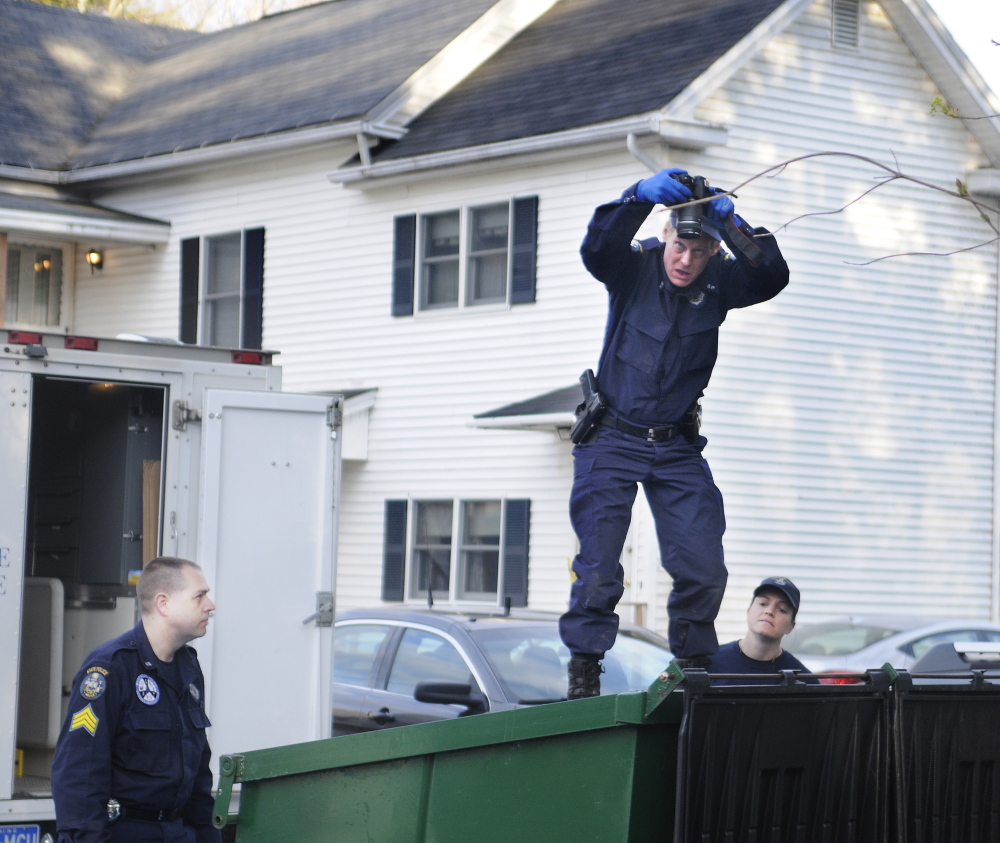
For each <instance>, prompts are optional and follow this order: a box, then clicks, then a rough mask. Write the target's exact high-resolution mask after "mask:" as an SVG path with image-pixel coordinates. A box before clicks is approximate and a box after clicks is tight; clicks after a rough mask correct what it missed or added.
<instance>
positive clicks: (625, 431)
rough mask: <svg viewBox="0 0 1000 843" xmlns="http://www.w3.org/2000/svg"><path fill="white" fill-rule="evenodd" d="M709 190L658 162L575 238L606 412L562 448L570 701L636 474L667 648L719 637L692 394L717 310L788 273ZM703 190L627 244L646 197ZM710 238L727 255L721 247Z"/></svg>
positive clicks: (782, 282) (701, 656)
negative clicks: (663, 589)
mask: <svg viewBox="0 0 1000 843" xmlns="http://www.w3.org/2000/svg"><path fill="white" fill-rule="evenodd" d="M692 187H694V189H695V191H696V192H697V193H698V194H699V196H698V197H695V196H694V194H693V193H692V189H691V188H692ZM718 192H719V191H717V189H716V188H712V187H709V186H708V185H707V183H706V182H705V181H704V180H703V179H701V178H700V177H691V176H689V175H688V173H687V172H686V171H684V170H680V169H666V170H661V171H660V172H659V173H657V174H656V175H654V176H651V177H650V178H648V179H643V180H642V181H640V182H638V183H637V184H635V185H633V186H632V187H629V188H628V189H627V190H626V191H625V192H624V193H623V194H622V195H621V198H619V199H617V200H615V201H614V202H609V203H607V204H605V205H601V206H600V207H598V208H597V210H596V211H595V212H594V216H593V218H592V219H591V221H590V225H589V228H588V230H587V236H586V238H585V239H584V241H583V246H582V248H581V254H582V256H583V262H584V265H585V266H586V267H587V269H588V270H589V271H590V273H591V274H592V275H593V276H594V277H595V278H597V280H599V281H601V282H602V283H603V284H604V285H605V286H606V287H607V289H608V295H609V306H608V322H607V329H606V332H605V339H604V347H603V350H602V351H601V357H600V364H599V367H598V373H597V383H598V389H599V391H600V393H601V394H602V395H603V399H604V403H605V404H606V410H605V411H604V414H603V416H601V417H600V420H599V424H598V426H597V427H596V429H595V430H594V431H593V432H592V433H591V434H590V435H589V436H588V437H587V438H586V439H584V440H583V441H580V442H578V444H577V445H576V447H575V448H574V451H573V455H574V463H575V469H574V475H575V476H574V481H573V491H572V494H571V496H570V518H571V520H572V523H573V529H574V530H575V531H576V534H577V538H578V539H579V542H580V552H579V553H578V554H577V556H576V558H575V559H574V560H573V572H574V573H575V574H576V580H575V582H574V583H573V585H572V588H571V591H570V603H569V610H568V611H567V612H566V613H565V614H564V615H563V616H562V618H561V619H560V624H559V626H560V632H561V634H562V639H563V642H564V643H565V644H566V646H567V647H568V648H569V651H570V656H571V658H570V662H569V691H568V697H569V698H570V699H576V698H580V697H590V696H596V695H598V694H599V693H600V687H601V680H600V674H601V671H602V667H601V659H602V658H603V657H604V653H605V651H606V650H609V649H610V648H611V646H612V645H613V644H614V642H615V637H616V636H617V633H618V615H617V614H615V606H616V605H617V604H618V601H619V600H620V599H621V596H622V594H623V591H624V589H623V580H624V572H623V569H622V566H621V564H620V561H619V560H620V556H621V552H622V546H623V545H624V542H625V536H626V533H627V532H628V528H629V523H630V521H631V517H632V504H633V502H634V500H635V495H636V490H637V484H638V483H642V485H643V490H644V492H645V494H646V498H647V500H648V501H649V505H650V509H651V510H652V513H653V518H654V519H655V522H656V533H657V538H658V541H659V544H660V560H661V563H662V564H663V567H664V568H665V569H666V570H667V572H668V573H669V574H670V576H671V577H672V578H673V589H672V591H671V594H670V598H669V600H668V603H667V610H668V613H669V615H670V625H669V634H668V637H669V641H670V647H671V650H672V651H673V653H674V656H675V657H676V658H677V660H678V662H679V663H680V664H681V665H682V666H684V667H705V666H707V664H708V660H709V658H710V657H711V655H712V654H713V653H715V651H716V650H717V649H718V646H719V644H718V639H717V638H716V634H715V617H716V615H717V614H718V611H719V605H720V604H721V602H722V595H723V592H724V590H725V586H726V577H727V574H726V566H725V562H724V560H723V552H722V534H723V532H724V530H725V515H724V512H723V505H722V495H721V494H720V492H719V490H718V488H717V487H716V485H715V483H714V481H713V480H712V473H711V471H710V469H709V467H708V463H707V462H706V461H705V459H704V458H703V457H702V449H703V448H704V447H705V444H706V440H705V438H704V437H703V436H700V435H699V433H698V423H697V421H696V417H697V413H698V412H699V407H698V399H699V398H700V397H701V396H702V394H703V392H704V389H705V387H706V386H707V385H708V381H709V378H710V376H711V374H712V368H713V367H714V365H715V361H716V357H717V356H718V331H719V325H721V324H722V322H723V320H724V319H725V318H726V314H727V313H728V311H729V310H731V309H732V308H737V307H747V306H748V305H752V304H757V303H759V302H763V301H767V300H768V299H770V298H773V297H774V296H775V295H777V294H778V293H779V292H780V291H781V290H782V289H784V287H785V286H786V285H787V284H788V267H787V265H786V264H785V261H784V258H783V257H782V256H781V252H780V251H779V249H778V245H777V243H776V242H775V240H774V237H773V236H771V235H770V234H769V233H768V232H767V231H765V230H764V229H759V228H758V229H754V228H751V227H750V226H749V225H747V223H745V222H744V221H743V220H742V219H740V218H739V217H738V216H737V215H736V214H735V212H734V206H733V203H732V200H731V199H730V198H729V197H728V196H719V195H717V193H718ZM713 196H714V197H715V198H712V199H710V200H708V201H706V202H704V203H702V204H695V205H687V206H685V207H684V208H680V209H675V210H674V211H673V212H672V213H671V214H670V215H669V217H670V218H669V220H668V222H667V224H666V226H665V228H664V232H663V241H664V242H662V243H660V242H659V241H657V240H653V241H651V242H650V241H647V242H644V243H642V244H638V243H633V242H632V239H633V237H634V236H635V234H636V232H637V231H638V230H639V227H640V226H641V225H642V223H643V221H644V220H645V219H646V217H647V216H648V215H649V214H650V212H651V211H652V210H653V207H654V205H656V204H657V203H659V204H663V205H667V206H672V205H683V204H684V203H687V202H690V201H691V200H692V199H693V198H702V197H713ZM702 212H703V213H702ZM720 239H724V240H725V243H726V245H727V246H728V247H729V248H730V249H731V250H732V253H733V254H732V256H729V255H726V254H725V253H724V252H720V248H719V240H720Z"/></svg>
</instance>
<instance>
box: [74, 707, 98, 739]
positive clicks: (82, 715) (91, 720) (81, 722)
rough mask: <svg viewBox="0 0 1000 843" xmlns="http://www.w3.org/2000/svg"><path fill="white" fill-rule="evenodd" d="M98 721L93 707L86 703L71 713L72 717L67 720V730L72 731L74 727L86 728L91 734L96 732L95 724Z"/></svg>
mask: <svg viewBox="0 0 1000 843" xmlns="http://www.w3.org/2000/svg"><path fill="white" fill-rule="evenodd" d="M100 722H101V721H100V719H99V718H98V716H97V715H96V714H94V709H92V708H91V707H90V706H89V705H88V706H87V707H86V708H81V709H80V710H79V711H78V712H77V713H76V714H74V715H73V719H72V720H70V722H69V730H70V731H71V732H73V731H75V730H76V729H86V730H87V731H88V732H90V734H91V736H93V735H96V734H97V724H98V723H100Z"/></svg>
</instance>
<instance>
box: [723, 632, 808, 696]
mask: <svg viewBox="0 0 1000 843" xmlns="http://www.w3.org/2000/svg"><path fill="white" fill-rule="evenodd" d="M782 670H798V671H799V672H801V673H809V670H808V669H807V668H806V666H805V665H804V664H802V662H800V661H799V660H798V659H797V658H795V656H793V655H792V654H791V653H787V652H785V651H784V650H782V651H781V655H779V656H778V657H777V658H776V659H772V660H771V661H767V662H762V661H759V660H758V659H752V658H750V656H748V655H746V654H745V653H744V652H743V651H742V650H741V649H740V645H739V642H738V641H730V642H729V643H728V644H723V645H722V646H721V647H719V651H718V652H717V653H716V654H715V655H714V656H712V664H711V665H710V666H709V668H708V672H709V673H737V674H744V675H745V674H748V673H755V674H762V676H761V678H760V679H713V680H712V684H713V685H780V684H781V682H782V680H781V679H778V678H772V677H768V678H767V679H765V678H763V675H766V674H772V676H773V674H775V673H780V672H781V671H782ZM802 681H803V682H805V683H806V684H807V685H818V684H819V680H818V679H803V680H802Z"/></svg>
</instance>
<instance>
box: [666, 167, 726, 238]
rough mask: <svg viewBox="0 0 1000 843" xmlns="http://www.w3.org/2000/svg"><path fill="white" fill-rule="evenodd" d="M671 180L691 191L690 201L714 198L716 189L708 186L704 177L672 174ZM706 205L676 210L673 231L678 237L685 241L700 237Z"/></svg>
mask: <svg viewBox="0 0 1000 843" xmlns="http://www.w3.org/2000/svg"><path fill="white" fill-rule="evenodd" d="M671 177H672V178H675V179H677V181H679V182H680V183H681V184H683V185H684V186H685V187H686V188H687V189H688V190H690V191H691V198H692V199H706V198H707V197H709V196H714V195H715V194H716V192H717V189H716V188H714V187H712V186H711V185H709V183H708V181H707V180H706V179H705V177H704V176H692V175H689V174H688V173H672V174H671ZM707 206H708V203H707V202H705V203H702V204H700V205H686V206H685V207H683V208H678V209H677V222H676V224H675V225H674V230H676V232H677V236H678V237H683V238H684V239H685V240H697V239H698V238H699V237H701V235H702V233H703V232H702V228H701V221H702V218H703V217H704V216H705V209H706V207H707Z"/></svg>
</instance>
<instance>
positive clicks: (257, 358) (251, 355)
mask: <svg viewBox="0 0 1000 843" xmlns="http://www.w3.org/2000/svg"><path fill="white" fill-rule="evenodd" d="M233 362H234V363H250V364H251V365H254V366H262V365H263V364H264V355H263V353H262V352H260V351H234V352H233Z"/></svg>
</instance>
